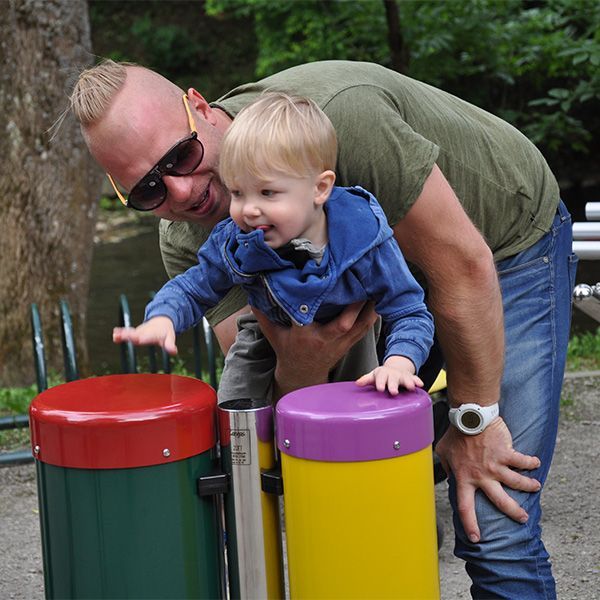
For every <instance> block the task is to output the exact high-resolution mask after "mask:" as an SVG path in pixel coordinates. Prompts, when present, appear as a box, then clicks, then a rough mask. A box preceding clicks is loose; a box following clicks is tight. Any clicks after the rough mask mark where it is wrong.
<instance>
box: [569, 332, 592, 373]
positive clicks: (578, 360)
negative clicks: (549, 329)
mask: <svg viewBox="0 0 600 600" xmlns="http://www.w3.org/2000/svg"><path fill="white" fill-rule="evenodd" d="M586 369H590V370H595V369H600V327H599V328H598V329H597V330H596V331H595V332H594V333H591V332H589V331H588V332H586V333H583V334H580V335H573V336H572V337H571V339H570V340H569V349H568V351H567V370H569V371H581V370H586Z"/></svg>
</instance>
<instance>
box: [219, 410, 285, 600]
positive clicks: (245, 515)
mask: <svg viewBox="0 0 600 600" xmlns="http://www.w3.org/2000/svg"><path fill="white" fill-rule="evenodd" d="M219 433H220V440H221V461H222V466H223V470H224V471H225V472H226V473H227V474H228V475H229V482H230V483H229V492H228V493H227V494H226V496H225V523H226V530H227V544H226V546H227V559H228V571H229V590H230V596H231V598H241V599H254V598H265V599H267V598H268V599H271V598H284V597H285V596H284V594H285V592H284V579H283V562H282V551H281V534H280V531H281V528H280V523H279V521H280V519H279V501H278V496H277V495H275V494H270V493H266V492H264V491H263V490H262V485H261V478H262V475H263V474H264V473H266V472H268V471H272V470H273V469H274V468H275V466H276V453H275V444H274V431H273V408H272V406H271V403H270V402H268V401H267V400H250V399H242V400H230V401H228V402H224V403H222V404H220V405H219Z"/></svg>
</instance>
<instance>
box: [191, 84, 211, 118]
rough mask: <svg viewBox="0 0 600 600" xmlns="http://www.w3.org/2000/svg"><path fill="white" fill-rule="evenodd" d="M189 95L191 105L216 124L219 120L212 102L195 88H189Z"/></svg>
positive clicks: (203, 116)
mask: <svg viewBox="0 0 600 600" xmlns="http://www.w3.org/2000/svg"><path fill="white" fill-rule="evenodd" d="M187 97H188V100H189V102H190V106H191V107H192V108H194V109H195V110H196V112H198V113H200V115H201V116H202V118H203V119H204V120H205V121H207V122H208V123H210V124H211V125H215V124H216V122H217V118H216V114H215V111H214V110H213V109H212V108H211V106H210V104H209V103H208V102H207V101H206V100H205V99H204V96H203V95H202V94H201V93H200V92H199V91H198V90H196V89H195V88H189V89H188V91H187Z"/></svg>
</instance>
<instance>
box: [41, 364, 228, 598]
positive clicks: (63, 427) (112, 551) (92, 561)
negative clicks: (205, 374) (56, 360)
mask: <svg viewBox="0 0 600 600" xmlns="http://www.w3.org/2000/svg"><path fill="white" fill-rule="evenodd" d="M215 410H216V394H215V392H214V390H213V389H212V388H211V387H209V386H208V385H206V384H205V383H202V382H201V381H197V380H195V379H192V378H188V377H179V376H174V375H110V376H105V377H96V378H91V379H84V380H79V381H74V382H71V383H66V384H63V385H59V386H56V387H53V388H51V389H49V390H46V391H44V392H42V393H41V394H39V395H38V396H37V397H36V398H35V399H34V401H33V402H32V405H31V409H30V416H31V438H32V449H33V454H34V456H35V458H36V470H37V480H38V493H39V503H40V522H41V532H42V554H43V561H44V582H45V590H46V597H48V598H127V597H128V598H216V597H218V596H219V595H220V592H221V590H220V585H221V583H220V581H221V579H220V576H219V573H220V572H221V570H222V567H221V565H220V563H219V556H220V553H219V551H218V549H219V528H218V514H217V505H216V504H215V502H214V501H213V499H212V498H205V497H202V498H198V497H197V496H196V494H195V489H196V484H197V480H198V479H202V477H201V476H203V475H206V476H210V474H211V473H212V471H213V470H214V467H215V464H214V463H215V459H216V455H215V446H216V436H215Z"/></svg>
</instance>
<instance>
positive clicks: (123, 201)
mask: <svg viewBox="0 0 600 600" xmlns="http://www.w3.org/2000/svg"><path fill="white" fill-rule="evenodd" d="M106 176H107V177H108V180H109V181H110V183H111V185H112V186H113V189H114V190H115V192H116V194H117V197H118V198H119V200H120V201H121V204H123V206H127V204H128V203H127V198H125V197H124V196H123V194H121V192H120V191H119V188H118V187H117V184H116V183H115V180H114V179H113V178H112V177H111V175H110V173H107V174H106Z"/></svg>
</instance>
